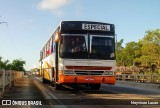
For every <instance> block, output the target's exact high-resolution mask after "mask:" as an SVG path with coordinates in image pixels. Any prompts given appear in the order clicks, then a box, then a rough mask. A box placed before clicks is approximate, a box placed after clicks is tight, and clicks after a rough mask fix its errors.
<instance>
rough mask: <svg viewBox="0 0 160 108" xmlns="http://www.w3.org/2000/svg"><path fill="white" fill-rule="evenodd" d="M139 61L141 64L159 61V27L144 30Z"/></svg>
mask: <svg viewBox="0 0 160 108" xmlns="http://www.w3.org/2000/svg"><path fill="white" fill-rule="evenodd" d="M139 61H140V62H141V63H142V65H151V64H152V63H155V62H160V29H156V30H148V31H146V35H145V36H144V38H143V39H142V56H141V57H140V58H139Z"/></svg>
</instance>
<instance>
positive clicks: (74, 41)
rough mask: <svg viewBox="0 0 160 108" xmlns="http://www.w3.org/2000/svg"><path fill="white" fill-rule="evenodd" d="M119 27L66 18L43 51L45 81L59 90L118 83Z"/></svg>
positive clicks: (41, 55)
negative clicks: (116, 74)
mask: <svg viewBox="0 0 160 108" xmlns="http://www.w3.org/2000/svg"><path fill="white" fill-rule="evenodd" d="M115 65H116V61H115V26H114V24H109V23H102V22H93V21H62V22H61V23H60V24H59V25H58V27H57V29H56V30H55V31H54V33H53V35H52V36H51V37H50V38H49V40H48V41H47V43H46V44H45V45H44V47H43V49H42V50H41V51H40V67H41V68H40V72H41V75H42V77H43V82H44V83H46V81H50V82H51V84H52V86H55V89H57V90H58V89H60V88H61V86H62V85H67V84H68V85H72V84H76V85H80V84H86V85H89V86H90V87H91V89H93V90H99V89H100V86H101V84H112V85H114V84H115V82H116V76H115Z"/></svg>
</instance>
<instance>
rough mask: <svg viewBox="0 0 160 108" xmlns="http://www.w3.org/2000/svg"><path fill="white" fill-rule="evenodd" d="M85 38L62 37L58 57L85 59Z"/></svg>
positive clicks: (80, 36)
mask: <svg viewBox="0 0 160 108" xmlns="http://www.w3.org/2000/svg"><path fill="white" fill-rule="evenodd" d="M87 56H88V54H87V46H86V38H85V36H83V35H62V36H61V41H60V57H62V58H75V59H81V58H87Z"/></svg>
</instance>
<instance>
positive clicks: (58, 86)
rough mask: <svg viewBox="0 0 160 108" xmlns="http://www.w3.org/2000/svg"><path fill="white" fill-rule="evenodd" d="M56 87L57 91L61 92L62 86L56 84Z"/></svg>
mask: <svg viewBox="0 0 160 108" xmlns="http://www.w3.org/2000/svg"><path fill="white" fill-rule="evenodd" d="M54 86H55V90H61V89H62V85H61V84H54Z"/></svg>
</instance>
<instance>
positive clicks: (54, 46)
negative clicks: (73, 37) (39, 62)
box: [52, 43, 56, 52]
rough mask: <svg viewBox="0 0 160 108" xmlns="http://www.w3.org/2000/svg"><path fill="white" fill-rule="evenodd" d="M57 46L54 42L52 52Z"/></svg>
mask: <svg viewBox="0 0 160 108" xmlns="http://www.w3.org/2000/svg"><path fill="white" fill-rule="evenodd" d="M55 48H56V45H55V43H53V45H52V52H55Z"/></svg>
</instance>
